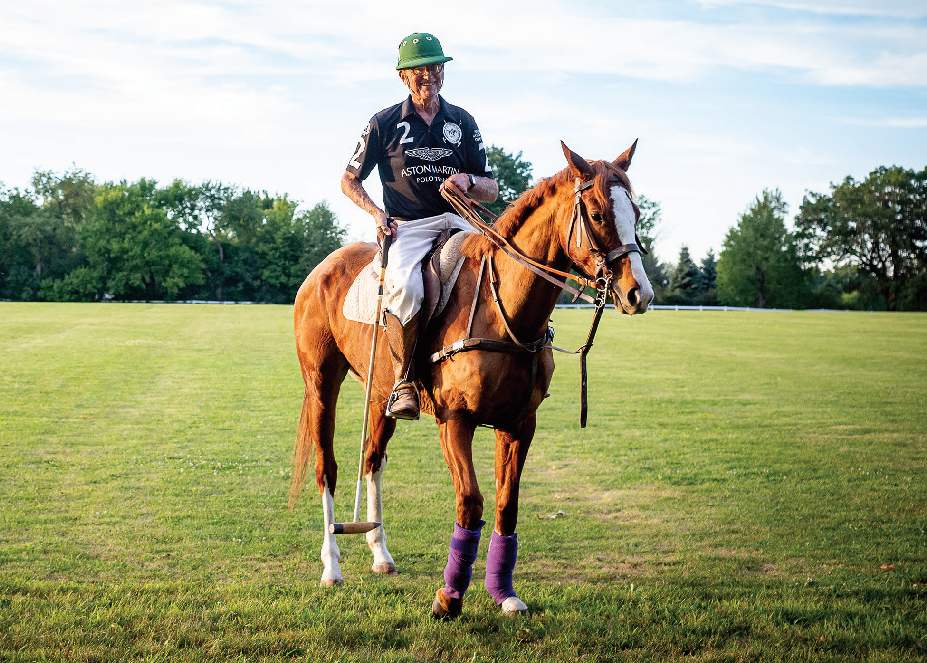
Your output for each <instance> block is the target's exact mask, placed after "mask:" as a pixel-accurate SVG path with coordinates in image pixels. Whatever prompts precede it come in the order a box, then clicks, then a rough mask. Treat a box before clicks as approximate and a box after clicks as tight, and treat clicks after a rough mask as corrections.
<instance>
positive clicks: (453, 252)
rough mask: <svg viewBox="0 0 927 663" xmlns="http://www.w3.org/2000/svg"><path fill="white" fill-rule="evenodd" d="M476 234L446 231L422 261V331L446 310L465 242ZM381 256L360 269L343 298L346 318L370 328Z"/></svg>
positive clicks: (375, 304) (460, 263)
mask: <svg viewBox="0 0 927 663" xmlns="http://www.w3.org/2000/svg"><path fill="white" fill-rule="evenodd" d="M475 234H476V233H474V232H469V231H462V230H459V229H457V228H452V229H449V230H445V231H443V232H442V233H441V234H440V235H438V237H437V239H435V243H434V246H433V247H432V249H431V251H430V252H429V253H428V254H426V255H425V258H424V259H423V260H422V282H423V284H424V286H425V298H424V299H423V300H422V309H421V313H420V314H419V324H420V325H421V326H420V329H424V328H425V326H427V324H428V322H429V321H430V320H432V319H433V318H435V317H436V316H438V315H439V314H440V313H441V312H442V311H443V310H444V307H445V306H447V302H448V300H449V299H450V296H451V291H452V290H453V289H454V284H455V283H456V282H457V277H458V276H459V275H460V269H461V267H463V263H464V257H463V256H462V255H461V254H460V246H461V244H463V241H464V240H465V239H466V238H467V237H469V236H471V235H475ZM379 265H380V254H379V252H377V254H376V255H375V256H374V257H373V260H371V261H370V264H368V265H367V266H366V267H364V268H363V269H361V271H360V272H359V273H358V275H357V277H356V278H355V279H354V283H352V284H351V287H350V289H349V290H348V293H347V295H346V296H345V298H344V307H343V313H344V317H345V318H347V319H348V320H351V321H353V322H362V323H365V324H368V325H372V324H373V323H374V321H375V320H374V318H375V317H376V308H377V286H378V283H379V279H380V271H379Z"/></svg>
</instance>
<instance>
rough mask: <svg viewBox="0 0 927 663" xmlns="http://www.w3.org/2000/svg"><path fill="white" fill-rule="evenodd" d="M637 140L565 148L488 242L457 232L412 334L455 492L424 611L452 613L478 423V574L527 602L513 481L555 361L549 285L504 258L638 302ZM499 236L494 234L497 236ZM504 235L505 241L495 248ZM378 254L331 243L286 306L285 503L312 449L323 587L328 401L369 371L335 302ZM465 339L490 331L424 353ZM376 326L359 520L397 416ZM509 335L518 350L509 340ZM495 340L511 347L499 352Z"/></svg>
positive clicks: (469, 513)
mask: <svg viewBox="0 0 927 663" xmlns="http://www.w3.org/2000/svg"><path fill="white" fill-rule="evenodd" d="M636 145H637V142H636V141H635V143H634V145H632V146H631V147H630V148H629V149H628V150H627V151H625V152H624V153H623V154H622V155H621V156H620V157H618V158H617V159H616V160H615V161H614V162H605V161H593V162H587V161H585V160H584V159H583V158H582V157H580V156H579V155H577V154H575V153H574V152H572V151H570V150H569V149H568V148H567V147H566V145H563V151H564V155H565V156H566V160H567V163H568V167H567V168H565V169H564V170H563V171H561V172H560V173H558V174H557V175H554V176H553V177H550V178H547V179H544V180H542V181H541V182H540V183H539V184H537V185H536V186H535V187H533V188H532V189H530V190H529V191H527V192H526V193H525V194H524V195H522V196H521V197H520V198H519V199H518V200H517V201H516V202H515V203H514V205H512V206H510V207H509V209H508V210H506V212H505V213H504V214H503V215H502V216H501V217H500V218H499V219H498V220H497V221H496V223H495V224H494V226H492V229H493V230H494V231H495V233H497V234H498V235H497V239H496V240H495V241H490V239H487V237H485V236H480V235H474V236H472V237H469V238H468V239H466V240H465V241H464V242H463V244H462V247H461V253H462V254H463V255H464V256H465V262H464V265H463V268H462V269H461V271H460V275H459V277H458V279H457V283H456V286H455V287H454V290H453V293H452V294H451V296H450V299H449V300H448V303H447V304H446V306H445V308H444V311H443V312H442V314H441V315H440V316H438V317H437V318H436V319H435V320H432V321H431V323H430V324H429V325H428V327H427V328H426V329H424V330H423V332H422V333H421V335H420V339H419V352H417V357H420V358H419V359H418V360H417V378H418V382H419V386H420V391H421V394H422V406H423V410H424V411H426V412H430V413H431V414H433V415H434V417H435V419H436V420H437V422H438V425H439V427H440V437H441V449H442V451H443V453H444V460H445V462H446V463H447V466H448V468H449V469H450V473H451V478H452V479H453V483H454V491H455V493H456V498H457V499H456V507H457V509H456V511H457V513H456V515H457V522H456V523H455V524H454V531H453V534H452V537H451V544H450V553H449V555H448V564H447V566H446V568H445V571H444V578H445V587H443V588H442V589H439V590H438V593H437V596H436V598H435V601H434V604H433V606H432V610H433V613H434V615H435V616H438V617H455V616H457V615H459V614H460V610H461V606H462V600H463V593H464V591H465V590H466V589H467V586H468V585H469V582H470V575H471V572H472V568H471V567H472V564H473V561H474V560H475V558H476V554H477V550H478V544H479V539H480V533H481V530H482V526H483V524H484V521H483V520H482V517H483V496H482V494H481V493H480V489H479V486H478V485H477V477H476V473H475V471H474V468H473V458H472V449H471V445H472V442H473V435H474V429H475V428H476V426H478V425H488V426H491V427H494V428H495V430H496V450H495V459H496V460H495V475H496V510H495V524H494V528H493V533H492V537H491V540H490V544H489V551H488V556H487V563H486V581H485V585H486V588H487V590H489V592H490V594H491V595H492V596H493V598H494V599H495V600H496V603H497V604H498V605H500V606H501V607H502V610H503V612H504V613H505V614H517V613H524V612H527V607H526V606H525V604H524V603H523V602H522V601H521V600H520V599H519V598H518V597H517V595H516V593H515V591H514V589H513V587H512V571H513V569H514V567H515V560H516V556H517V538H516V534H515V528H516V523H517V520H518V487H519V481H520V477H521V472H522V468H523V466H524V463H525V458H526V456H527V454H528V447H529V446H530V444H531V440H532V438H533V436H534V431H535V422H536V412H537V409H538V406H540V404H541V402H542V401H543V400H544V397H545V395H546V394H547V389H548V386H549V384H550V381H551V377H552V375H553V372H554V361H553V356H552V351H551V348H550V346H549V344H548V340H549V339H548V335H547V334H548V323H549V321H550V315H551V313H552V312H553V310H554V305H555V304H556V302H557V298H558V296H559V295H560V292H561V288H560V287H559V286H558V285H557V284H554V283H551V282H550V281H549V280H546V279H544V278H541V277H540V276H539V275H538V274H537V271H538V270H537V268H535V269H534V270H532V269H530V268H528V267H526V265H525V263H524V262H521V261H516V260H515V259H513V258H512V253H513V251H512V250H513V249H514V251H517V252H518V253H520V254H521V255H522V256H525V257H527V258H529V259H530V260H531V261H533V262H534V263H535V264H536V265H540V266H543V267H546V268H550V269H553V270H559V271H561V272H562V271H565V270H569V269H570V268H571V267H572V268H573V269H575V270H576V271H578V272H579V273H581V274H583V275H585V276H586V277H587V278H588V279H590V280H593V279H596V278H599V279H600V283H608V284H610V285H609V290H610V292H611V294H612V296H613V299H614V302H615V307H616V308H617V309H618V310H619V311H621V312H623V313H626V314H629V315H630V314H634V313H642V312H644V311H645V310H646V309H647V305H648V304H649V303H650V300H651V299H652V298H653V290H652V288H651V286H650V282H649V281H648V279H647V275H646V274H645V272H644V268H643V264H642V262H641V257H640V249H639V247H638V246H637V244H635V240H636V235H635V227H636V222H637V217H638V216H639V211H638V209H637V207H636V205H634V203H633V202H632V200H631V186H630V182H629V180H628V177H627V174H626V171H627V169H628V166H629V165H630V163H631V157H632V156H633V154H634V149H635V147H636ZM400 233H401V230H400ZM499 237H501V238H504V240H505V241H504V242H502V243H500V242H499V241H498V238H499ZM400 241H401V234H400ZM505 244H508V247H506V248H503V246H505ZM376 253H377V247H376V245H375V244H367V243H355V244H351V245H349V246H346V247H343V248H341V249H339V250H337V251H335V252H334V253H332V254H331V255H330V256H328V258H326V259H325V260H324V261H323V262H322V263H321V264H320V265H319V266H318V267H316V268H315V269H314V270H313V271H312V273H311V274H310V275H309V277H308V278H307V279H306V281H305V282H304V283H303V285H302V287H301V288H300V289H299V294H298V295H297V297H296V303H295V309H294V318H295V330H296V347H297V354H298V356H299V362H300V366H301V368H302V374H303V379H304V381H305V385H306V393H305V398H304V400H303V407H302V414H301V415H300V419H299V428H298V432H297V437H296V445H295V449H294V472H293V482H292V486H291V493H290V504H291V506H292V505H293V504H294V503H295V500H296V498H297V496H298V494H299V491H300V489H301V487H302V485H303V482H304V481H305V479H306V475H307V473H308V465H309V462H310V459H311V455H312V450H313V447H314V449H315V479H316V484H317V485H318V488H319V492H320V493H321V495H322V505H323V510H324V519H325V535H324V537H325V538H324V541H323V544H322V562H323V565H324V570H323V573H322V585H327V586H334V585H341V584H343V582H344V581H343V578H342V575H341V569H340V567H339V564H338V562H339V558H340V554H339V550H338V545H337V543H336V540H335V535H334V534H331V533H329V525H331V524H332V523H334V522H335V514H334V502H333V498H332V496H333V494H334V492H335V487H336V481H337V476H338V475H337V464H336V462H335V458H334V455H333V436H334V430H335V405H336V401H337V399H338V393H339V390H340V388H341V383H342V381H343V380H344V378H345V376H346V374H347V373H348V371H352V372H353V374H354V375H355V376H359V375H366V374H367V368H368V367H367V364H368V362H369V353H370V344H371V341H372V337H373V325H372V324H364V323H359V322H352V321H349V320H347V319H346V318H345V316H344V313H343V304H344V299H345V295H346V293H347V291H348V289H349V287H350V286H351V283H352V282H353V281H354V278H355V277H356V276H357V274H358V273H359V272H360V271H361V270H362V269H363V268H365V267H366V266H367V265H369V264H370V263H371V261H373V260H374V257H375V254H376ZM486 259H488V264H487V263H486V262H484V261H485V260H486ZM484 265H485V267H484ZM484 274H485V276H484ZM601 295H602V296H603V297H604V295H605V293H604V292H603V293H601ZM494 300H497V301H494ZM497 302H498V303H497ZM465 336H467V337H470V338H480V339H490V340H491V342H492V341H495V342H496V343H497V345H496V347H492V348H490V349H485V348H481V347H477V348H475V349H469V350H467V351H463V352H458V353H456V354H453V356H451V357H449V358H444V359H440V360H438V361H433V360H434V357H435V356H438V355H439V354H440V353H441V350H442V349H446V348H447V347H448V346H450V345H451V344H453V343H454V342H455V341H459V340H461V339H464V338H465ZM384 337H385V335H382V334H381V335H379V343H378V348H377V355H378V356H379V357H381V358H383V359H384V361H382V362H375V363H377V364H382V365H377V366H375V371H374V380H373V390H372V391H373V393H372V394H371V400H370V410H371V412H370V420H369V421H370V429H369V436H368V439H367V440H366V444H365V451H364V452H363V453H364V474H365V477H366V484H367V520H368V521H375V522H383V505H382V498H381V493H380V488H381V478H382V475H383V469H384V465H385V461H386V445H387V442H388V441H389V439H390V437H391V436H392V434H393V432H394V430H395V427H396V423H395V421H394V420H393V419H390V418H387V417H386V416H385V415H384V411H385V405H386V399H387V397H388V395H389V393H390V390H391V388H392V383H393V376H392V372H391V367H390V364H389V361H387V360H386V358H387V356H388V353H389V349H388V347H387V345H386V341H385V338H384ZM516 339H517V341H518V342H520V343H523V344H524V345H523V348H519V347H517V346H516V345H515V344H514V343H512V341H514V340H516ZM499 341H502V342H503V343H499ZM504 343H508V345H509V346H511V348H512V350H514V351H501V352H500V351H499V349H500V346H503V344H504ZM525 346H527V347H526V349H525ZM366 536H367V543H368V545H369V546H370V550H371V551H372V553H373V566H372V570H373V571H374V572H377V573H386V574H395V573H396V565H395V563H394V562H393V558H392V557H391V555H390V553H389V551H388V550H387V548H386V534H385V532H384V527H383V526H380V527H377V528H376V529H374V530H373V531H370V532H368V533H367V535H366Z"/></svg>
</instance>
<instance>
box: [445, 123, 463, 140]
mask: <svg viewBox="0 0 927 663" xmlns="http://www.w3.org/2000/svg"><path fill="white" fill-rule="evenodd" d="M462 138H463V131H461V130H460V126H459V125H457V124H455V123H453V122H445V123H444V139H445V140H446V141H447V142H448V143H453V144H454V145H460V140H461V139H462Z"/></svg>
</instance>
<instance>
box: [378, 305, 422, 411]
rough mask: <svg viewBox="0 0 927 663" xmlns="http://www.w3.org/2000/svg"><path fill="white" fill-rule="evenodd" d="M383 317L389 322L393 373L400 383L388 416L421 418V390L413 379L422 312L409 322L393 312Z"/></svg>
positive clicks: (395, 388) (389, 404) (390, 400)
mask: <svg viewBox="0 0 927 663" xmlns="http://www.w3.org/2000/svg"><path fill="white" fill-rule="evenodd" d="M383 319H384V320H385V321H386V340H387V341H388V342H389V349H390V355H391V357H390V358H391V359H392V361H393V374H394V375H395V378H396V386H394V387H393V393H391V394H390V395H389V401H388V402H387V404H386V416H387V417H393V418H394V419H418V415H419V401H418V390H417V389H416V388H415V385H414V384H413V382H412V380H413V378H412V355H413V351H414V350H415V341H416V340H417V337H418V314H416V315H414V316H412V319H411V320H409V322H407V323H406V324H405V325H403V324H402V323H400V322H399V318H397V317H396V316H395V315H393V314H392V313H390V312H389V311H385V312H384V313H383Z"/></svg>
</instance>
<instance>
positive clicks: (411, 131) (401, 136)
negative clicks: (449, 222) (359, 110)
mask: <svg viewBox="0 0 927 663" xmlns="http://www.w3.org/2000/svg"><path fill="white" fill-rule="evenodd" d="M440 99H441V108H440V110H439V111H438V114H437V115H436V116H435V119H434V120H433V121H432V123H431V126H428V125H427V124H425V120H423V119H422V118H421V117H420V116H419V115H418V113H416V112H415V108H414V107H413V105H412V97H411V96H409V97H408V98H407V99H406V100H405V101H403V102H402V103H400V104H396V105H395V106H391V107H389V108H387V109H385V110H382V111H380V112H379V113H377V114H376V115H374V116H373V117H372V118H371V119H370V124H368V125H367V128H366V129H364V132H363V133H362V134H361V138H360V142H359V143H358V145H357V150H356V151H355V152H354V156H353V157H351V161H350V163H348V167H347V171H348V172H349V173H351V174H353V175H355V176H356V177H358V178H360V179H361V180H365V179H367V176H368V175H370V173H371V172H373V169H374V167H377V168H378V169H379V171H380V181H381V182H382V184H383V206H384V207H385V209H386V213H387V214H388V215H389V216H393V217H399V218H403V219H423V218H425V217H429V216H437V215H438V214H444V213H445V212H453V211H454V209H453V208H452V207H451V206H450V204H449V203H448V202H447V201H445V200H444V198H442V197H441V194H440V193H439V192H438V187H439V186H440V185H441V182H443V181H444V180H446V179H447V178H448V177H450V176H451V175H454V174H455V173H471V174H473V175H479V176H481V177H492V176H493V174H492V168H490V166H489V159H488V158H487V157H486V149H485V148H484V146H483V139H482V137H481V136H480V130H479V127H477V126H476V121H475V120H474V119H473V116H472V115H470V113H468V112H467V111H465V110H464V109H463V108H460V107H459V106H454V105H453V104H449V103H447V102H446V101H445V100H444V98H443V97H441V98H440Z"/></svg>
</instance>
